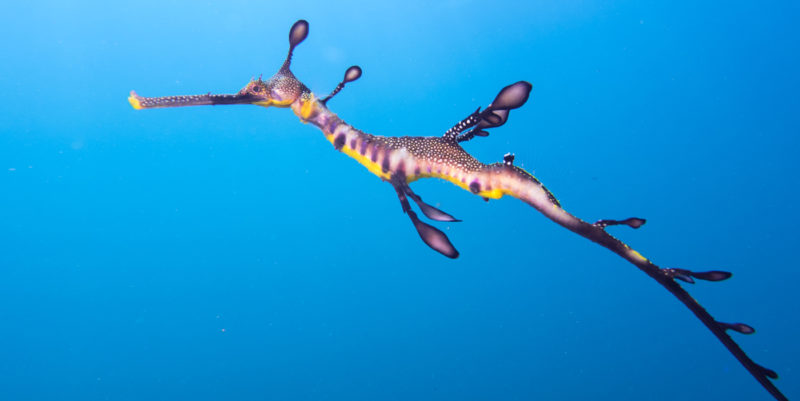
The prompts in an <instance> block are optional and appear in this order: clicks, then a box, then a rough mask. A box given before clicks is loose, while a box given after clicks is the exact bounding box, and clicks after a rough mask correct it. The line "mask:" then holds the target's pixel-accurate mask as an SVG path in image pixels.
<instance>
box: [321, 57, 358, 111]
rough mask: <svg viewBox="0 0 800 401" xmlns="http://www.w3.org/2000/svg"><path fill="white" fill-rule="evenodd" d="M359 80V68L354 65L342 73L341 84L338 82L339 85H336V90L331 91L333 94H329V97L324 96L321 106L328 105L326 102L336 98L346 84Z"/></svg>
mask: <svg viewBox="0 0 800 401" xmlns="http://www.w3.org/2000/svg"><path fill="white" fill-rule="evenodd" d="M359 78H361V67H359V66H357V65H354V66H351V67H350V68H348V69H347V71H345V72H344V79H342V82H339V84H338V85H336V88H335V89H334V90H333V92H331V94H330V95H328V96H325V98H324V99H322V100H321V102H322V104H326V103H328V100H331V98H332V97H334V96H336V94H337V93H339V91H341V90H342V89H344V85H345V84H346V83H348V82H353V81H355V80H357V79H359Z"/></svg>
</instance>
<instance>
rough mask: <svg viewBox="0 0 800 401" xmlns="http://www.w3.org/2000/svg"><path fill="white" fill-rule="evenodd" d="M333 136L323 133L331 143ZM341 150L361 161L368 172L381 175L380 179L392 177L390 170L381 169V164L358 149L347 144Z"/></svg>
mask: <svg viewBox="0 0 800 401" xmlns="http://www.w3.org/2000/svg"><path fill="white" fill-rule="evenodd" d="M335 136H336V135H325V138H326V139H328V141H329V142H330V143H331V144H333V141H334V140H335V139H334V137H335ZM341 151H342V153H344V154H346V155H348V156H350V157H352V158H353V159H355V160H356V161H357V162H359V163H361V164H362V165H363V166H364V167H366V168H367V170H369V172H370V173H372V174H375V175H377V176H378V177H381V178H382V179H384V180H387V181H389V179H391V178H392V175H391V171H387V172H384V171H383V169H382V168H381V166H380V165H379V164H378V163H375V162H374V161H372V159H370V158H369V157H366V156H364V155H362V154H361V153H358V151H356V150H355V149H353V148H351V147H350V146H348V145H347V144H345V145H344V146H342V149H341Z"/></svg>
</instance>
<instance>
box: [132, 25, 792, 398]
mask: <svg viewBox="0 0 800 401" xmlns="http://www.w3.org/2000/svg"><path fill="white" fill-rule="evenodd" d="M307 35H308V23H307V22H306V21H303V20H300V21H297V22H296V23H295V24H294V25H293V26H292V29H291V30H290V32H289V43H290V48H289V54H288V56H287V58H286V61H285V62H284V64H283V66H282V67H281V68H280V70H279V71H278V72H277V73H276V74H275V75H274V76H273V77H272V78H270V79H269V80H266V81H264V80H261V79H260V78H259V79H257V80H252V81H251V82H249V83H248V84H247V85H246V86H245V87H244V88H242V89H241V90H240V91H239V92H238V93H236V94H231V95H212V94H206V95H192V96H167V97H153V98H150V97H141V96H139V95H137V94H136V93H135V92H131V96H130V97H129V99H128V100H129V101H130V103H131V105H132V106H133V107H134V108H135V109H146V108H159V107H178V106H194V105H221V104H255V105H259V106H263V107H270V106H275V107H288V108H291V110H292V111H293V112H294V113H295V114H296V115H297V116H298V117H299V118H300V119H301V120H302V121H303V122H307V123H310V124H312V125H314V126H316V127H318V128H319V129H320V130H321V131H322V132H323V134H324V135H325V138H326V139H327V140H328V141H330V142H331V144H333V147H334V148H335V149H336V150H338V151H340V152H342V153H344V154H346V155H348V156H350V157H352V158H353V159H355V160H356V161H358V162H359V163H361V164H362V165H364V166H365V167H366V168H367V169H368V170H369V171H370V172H371V173H373V174H375V175H377V176H378V177H380V178H381V179H383V180H385V181H387V182H389V183H390V184H391V185H392V186H393V187H394V189H395V191H396V192H397V195H398V198H399V200H400V203H401V206H402V209H403V211H404V212H405V213H406V214H407V215H408V216H409V218H410V219H411V221H412V223H413V224H414V226H415V228H416V229H417V232H418V233H419V235H420V237H421V238H422V240H423V241H424V242H425V243H426V244H428V246H430V247H431V248H433V249H434V250H436V251H438V252H440V253H442V254H443V255H445V256H447V257H450V258H455V257H458V251H457V250H456V249H455V247H454V246H453V245H452V244H451V242H450V240H449V239H448V238H447V236H446V235H445V234H444V233H443V232H442V231H440V230H439V229H437V228H435V227H433V226H432V225H430V224H428V223H425V222H423V221H421V220H420V218H419V217H418V216H417V214H416V213H415V212H414V210H413V209H412V207H411V205H410V203H409V201H408V198H411V200H412V201H414V202H415V203H416V204H417V206H418V207H419V208H420V210H421V211H422V212H423V214H424V215H425V216H426V217H428V218H429V219H431V220H435V221H458V220H456V219H455V218H454V217H453V216H451V215H449V214H447V213H445V212H443V211H441V210H439V209H437V208H435V207H433V206H430V205H428V204H427V203H425V202H423V201H422V198H421V197H420V196H419V195H417V194H415V193H414V192H413V191H412V190H411V188H410V187H409V184H410V183H412V182H414V181H416V180H419V179H422V178H430V177H435V178H441V179H444V180H447V181H449V182H451V183H453V184H455V185H457V186H459V187H461V188H463V189H465V190H467V191H470V192H471V193H473V194H476V195H478V196H481V197H483V198H484V199H487V200H488V199H497V198H500V197H502V196H504V195H509V196H512V197H515V198H518V199H520V200H522V201H523V202H525V203H527V204H529V205H531V206H532V207H533V208H535V209H536V210H537V211H539V212H540V213H542V214H544V215H545V216H546V217H548V218H549V219H551V220H553V221H554V222H556V223H558V224H559V225H561V226H562V227H565V228H567V229H569V230H570V231H572V232H574V233H576V234H578V235H580V236H582V237H584V238H587V239H589V240H591V241H593V242H595V243H597V244H599V245H601V246H603V247H605V248H607V249H609V250H610V251H612V252H614V253H616V254H617V255H619V256H620V257H622V258H623V259H625V260H627V261H628V262H630V263H631V264H633V265H634V266H636V267H638V268H639V269H640V270H641V271H643V272H644V273H645V274H647V275H648V276H650V277H651V278H653V279H654V280H656V281H657V282H658V283H659V284H661V285H662V286H663V287H664V288H666V289H667V290H668V291H669V292H671V293H672V294H673V295H674V296H675V297H676V298H677V299H678V300H679V301H681V302H682V303H683V304H684V305H685V306H686V307H687V308H689V310H691V311H692V313H694V315H695V316H697V318H698V319H700V321H701V322H703V324H704V325H705V326H706V327H707V328H708V329H709V330H710V331H711V332H712V333H713V334H714V335H715V336H716V337H717V339H719V340H720V342H722V344H723V345H724V346H725V347H726V348H727V349H728V351H730V352H731V354H733V356H734V357H736V359H737V360H739V362H740V363H741V364H742V365H743V366H744V367H745V368H746V369H747V370H748V371H749V372H750V374H751V375H753V377H754V378H755V379H756V380H757V381H758V382H759V383H760V384H761V385H762V386H763V387H764V388H765V389H766V390H767V391H768V392H769V393H770V394H771V395H772V396H773V397H775V399H778V400H786V399H787V398H786V397H785V396H784V395H783V394H782V393H781V392H780V390H778V388H777V387H775V385H774V384H773V382H772V381H771V380H770V379H777V377H778V376H777V374H776V373H775V372H774V371H772V370H770V369H767V368H765V367H762V366H760V365H758V364H756V363H755V362H754V361H753V360H752V359H750V357H749V356H748V355H747V354H746V353H745V352H744V351H743V350H742V349H741V348H740V347H739V345H738V344H737V343H736V342H735V341H734V340H733V339H732V338H731V337H730V336H729V335H728V330H733V331H736V332H739V333H743V334H751V333H753V332H755V330H754V329H753V328H752V327H750V326H748V325H746V324H743V323H723V322H720V321H717V320H715V319H714V318H713V317H712V316H711V314H709V313H708V311H706V309H705V308H703V307H702V306H701V305H700V304H699V303H698V302H697V301H696V300H695V299H694V298H692V297H691V296H690V295H689V293H688V292H687V291H686V290H685V289H684V288H683V287H682V286H681V285H680V284H679V283H678V281H677V280H680V281H684V282H688V283H694V279H700V280H707V281H721V280H725V279H727V278H729V277H730V276H731V273H728V272H723V271H707V272H694V271H689V270H684V269H670V268H660V267H659V266H657V265H655V264H654V263H652V262H651V261H650V260H648V259H647V258H645V257H644V256H642V255H641V254H640V253H639V252H637V251H635V250H634V249H632V248H631V247H629V246H628V245H627V244H625V243H624V242H622V241H620V240H619V239H617V238H615V237H613V236H611V235H610V234H609V233H608V232H606V227H607V226H610V225H627V226H630V227H632V228H639V227H640V226H641V225H643V224H644V223H645V220H644V219H640V218H636V217H631V218H627V219H624V220H610V219H609V220H599V221H597V222H595V223H589V222H586V221H584V220H582V219H580V218H578V217H575V216H573V215H572V214H570V213H569V212H567V211H566V210H565V209H564V208H562V207H561V204H560V203H559V202H558V200H556V198H555V197H554V196H553V194H552V193H551V192H550V191H549V190H547V188H545V187H544V185H542V183H541V182H539V180H537V179H536V178H535V177H534V176H533V175H532V174H530V173H528V172H527V171H525V170H523V169H521V168H519V167H517V166H515V165H514V157H513V155H510V154H507V155H505V156H504V158H503V161H502V162H499V163H492V164H484V163H482V162H480V161H479V160H477V159H475V158H474V157H472V156H471V155H470V154H469V153H467V151H465V150H464V149H463V148H462V147H461V145H460V143H461V142H464V141H468V140H470V139H472V138H473V137H475V136H486V135H488V133H487V132H486V131H485V130H487V129H491V128H495V127H499V126H501V125H503V124H504V123H505V122H506V120H507V119H508V115H509V113H510V110H513V109H516V108H518V107H520V106H522V105H523V104H524V103H525V102H526V101H527V99H528V96H529V93H530V90H531V85H530V84H529V83H527V82H525V81H520V82H517V83H514V84H511V85H509V86H507V87H505V88H503V89H502V90H501V91H500V93H499V94H498V95H497V97H496V98H495V99H494V101H493V102H492V103H491V104H490V105H489V106H487V107H486V108H485V109H484V110H483V111H481V110H480V109H478V110H476V111H475V112H473V113H472V114H470V115H469V116H468V117H466V118H465V119H464V120H462V121H460V122H459V123H458V124H456V125H455V126H453V127H452V128H450V129H449V130H447V131H446V132H445V134H444V135H443V136H440V137H419V136H404V137H385V136H378V135H371V134H368V133H365V132H362V131H360V130H358V129H356V128H354V127H353V126H351V125H349V124H347V123H345V122H344V121H343V120H342V119H340V118H339V117H338V116H337V115H336V114H335V113H333V112H332V111H331V110H330V109H329V108H328V107H327V102H328V100H330V99H331V98H332V97H333V96H334V95H335V94H336V93H338V92H339V91H340V90H341V89H342V88H343V87H344V85H345V84H346V83H347V82H351V81H354V80H356V79H358V78H359V77H360V76H361V69H360V68H359V67H357V66H353V67H350V68H349V69H348V70H347V72H346V73H345V78H344V80H343V81H342V82H341V83H340V84H339V85H338V86H337V87H336V89H335V90H334V91H333V92H332V93H331V94H330V95H328V96H326V97H324V98H319V97H317V96H316V95H315V94H314V93H313V92H311V90H309V89H308V88H307V87H306V86H305V85H304V84H303V83H301V82H300V81H299V80H298V79H297V78H296V77H295V76H294V74H292V72H291V70H290V65H291V57H292V52H293V50H294V48H295V47H296V46H297V45H298V44H300V42H302V41H303V40H304V39H305V38H306V37H307Z"/></svg>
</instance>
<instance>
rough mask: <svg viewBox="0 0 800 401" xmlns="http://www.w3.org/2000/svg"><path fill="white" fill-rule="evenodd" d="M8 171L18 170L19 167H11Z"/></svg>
mask: <svg viewBox="0 0 800 401" xmlns="http://www.w3.org/2000/svg"><path fill="white" fill-rule="evenodd" d="M8 171H17V169H15V168H14V167H9V168H8Z"/></svg>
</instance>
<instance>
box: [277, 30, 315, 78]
mask: <svg viewBox="0 0 800 401" xmlns="http://www.w3.org/2000/svg"><path fill="white" fill-rule="evenodd" d="M307 37H308V21H306V20H304V19H301V20H297V22H295V23H294V25H292V29H290V30H289V54H287V55H286V61H284V62H283V65H282V66H281V71H282V72H283V71H289V66H291V64H292V53H293V52H294V48H295V47H297V45H299V44H300V42H302V41H304V40H305V39H306V38H307Z"/></svg>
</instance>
